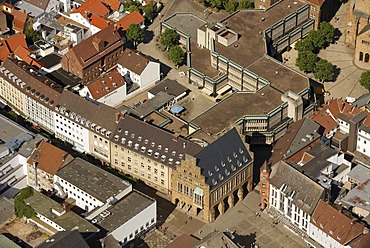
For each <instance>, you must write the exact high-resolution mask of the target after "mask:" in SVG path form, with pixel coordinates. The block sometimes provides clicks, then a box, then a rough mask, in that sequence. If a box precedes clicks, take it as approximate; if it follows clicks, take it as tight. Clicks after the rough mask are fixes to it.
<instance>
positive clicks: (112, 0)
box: [102, 0, 121, 10]
mask: <svg viewBox="0 0 370 248" xmlns="http://www.w3.org/2000/svg"><path fill="white" fill-rule="evenodd" d="M102 2H103V3H105V4H107V5H108V6H109V7H110V8H111V9H112V10H118V8H119V6H120V5H121V2H120V1H118V0H102Z"/></svg>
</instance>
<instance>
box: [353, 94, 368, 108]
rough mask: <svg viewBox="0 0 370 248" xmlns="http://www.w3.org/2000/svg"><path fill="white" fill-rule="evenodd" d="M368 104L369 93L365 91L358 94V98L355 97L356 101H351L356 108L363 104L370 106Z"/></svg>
mask: <svg viewBox="0 0 370 248" xmlns="http://www.w3.org/2000/svg"><path fill="white" fill-rule="evenodd" d="M369 104H370V93H366V94H364V95H362V96H360V97H359V98H357V99H356V101H354V102H353V103H352V105H353V106H355V107H357V108H361V107H363V106H370V105H369Z"/></svg>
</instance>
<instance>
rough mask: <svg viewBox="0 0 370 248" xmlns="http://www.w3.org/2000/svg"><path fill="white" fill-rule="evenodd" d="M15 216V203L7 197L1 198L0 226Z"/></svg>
mask: <svg viewBox="0 0 370 248" xmlns="http://www.w3.org/2000/svg"><path fill="white" fill-rule="evenodd" d="M13 214H14V203H13V202H12V201H11V200H9V199H8V198H6V197H1V198H0V225H3V224H4V223H6V222H7V221H8V220H9V219H10V218H12V216H13Z"/></svg>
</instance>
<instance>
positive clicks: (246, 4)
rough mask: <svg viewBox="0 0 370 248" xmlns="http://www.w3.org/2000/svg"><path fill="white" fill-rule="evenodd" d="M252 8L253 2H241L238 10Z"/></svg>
mask: <svg viewBox="0 0 370 248" xmlns="http://www.w3.org/2000/svg"><path fill="white" fill-rule="evenodd" d="M252 7H253V5H252V2H251V0H239V6H238V9H251V8H252Z"/></svg>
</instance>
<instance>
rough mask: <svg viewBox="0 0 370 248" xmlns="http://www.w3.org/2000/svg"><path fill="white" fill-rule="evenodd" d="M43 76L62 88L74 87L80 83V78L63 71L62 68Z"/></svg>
mask: <svg viewBox="0 0 370 248" xmlns="http://www.w3.org/2000/svg"><path fill="white" fill-rule="evenodd" d="M45 76H46V77H48V78H50V79H51V80H53V81H54V82H56V83H58V84H59V85H61V86H63V87H66V86H68V85H69V86H71V87H74V86H77V85H79V84H80V83H81V78H79V77H77V76H75V75H73V74H72V73H69V72H67V71H65V70H63V69H62V68H60V69H58V70H55V71H52V72H51V73H48V74H46V75H45Z"/></svg>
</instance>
